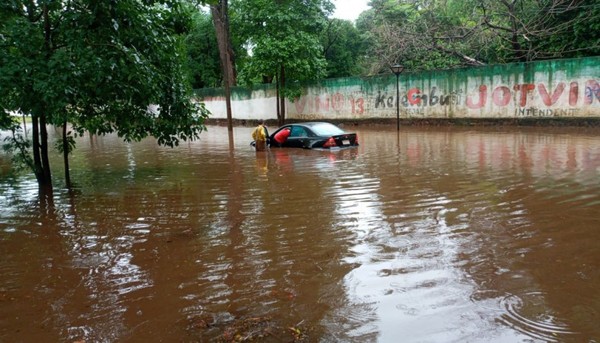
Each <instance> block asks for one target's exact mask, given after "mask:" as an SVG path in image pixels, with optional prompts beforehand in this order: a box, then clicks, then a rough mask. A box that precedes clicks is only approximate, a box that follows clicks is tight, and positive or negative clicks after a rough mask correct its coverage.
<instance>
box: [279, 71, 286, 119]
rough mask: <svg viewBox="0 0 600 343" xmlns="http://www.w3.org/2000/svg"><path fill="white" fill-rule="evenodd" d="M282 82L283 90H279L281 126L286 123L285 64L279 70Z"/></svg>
mask: <svg viewBox="0 0 600 343" xmlns="http://www.w3.org/2000/svg"><path fill="white" fill-rule="evenodd" d="M279 77H280V79H281V80H280V83H281V91H280V92H279V101H280V105H279V109H280V112H281V116H280V117H279V126H282V125H284V124H285V94H284V92H283V90H284V89H285V66H284V65H283V64H281V69H280V71H279Z"/></svg>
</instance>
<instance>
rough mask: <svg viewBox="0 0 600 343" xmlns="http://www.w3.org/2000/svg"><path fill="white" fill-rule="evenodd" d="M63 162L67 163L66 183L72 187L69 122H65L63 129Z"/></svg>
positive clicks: (68, 186)
mask: <svg viewBox="0 0 600 343" xmlns="http://www.w3.org/2000/svg"><path fill="white" fill-rule="evenodd" d="M62 140H63V141H62V147H63V162H64V165H65V183H66V185H67V188H71V173H70V172H69V140H68V137H67V122H64V123H63V129H62Z"/></svg>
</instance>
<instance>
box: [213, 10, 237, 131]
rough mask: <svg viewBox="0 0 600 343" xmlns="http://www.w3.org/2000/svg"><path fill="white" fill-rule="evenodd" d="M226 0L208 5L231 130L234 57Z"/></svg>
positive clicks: (234, 74)
mask: <svg viewBox="0 0 600 343" xmlns="http://www.w3.org/2000/svg"><path fill="white" fill-rule="evenodd" d="M227 7H228V5H227V0H219V2H218V3H217V4H216V5H211V6H210V11H211V14H212V19H213V24H214V26H215V31H216V35H217V44H218V46H219V57H220V60H221V70H222V71H223V87H224V88H225V104H226V107H227V129H228V130H229V131H233V123H232V121H233V116H232V114H231V86H235V84H236V72H235V63H234V62H235V57H234V53H233V48H232V47H231V39H230V35H229V16H228V8H227Z"/></svg>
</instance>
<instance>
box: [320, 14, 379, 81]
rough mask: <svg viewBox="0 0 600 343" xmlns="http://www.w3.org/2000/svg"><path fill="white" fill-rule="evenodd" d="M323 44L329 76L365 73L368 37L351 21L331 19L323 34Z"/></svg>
mask: <svg viewBox="0 0 600 343" xmlns="http://www.w3.org/2000/svg"><path fill="white" fill-rule="evenodd" d="M321 44H322V45H323V54H324V55H325V59H326V60H327V74H326V75H325V76H326V77H327V78H333V77H346V76H354V75H361V74H363V73H364V72H363V68H362V67H363V63H364V59H365V56H367V51H368V50H367V48H368V45H367V39H366V37H365V36H364V35H362V34H361V32H360V31H359V30H358V29H357V28H356V27H355V26H354V25H353V24H352V22H351V21H348V20H341V19H329V20H328V22H327V26H326V27H325V30H324V31H323V32H322V34H321Z"/></svg>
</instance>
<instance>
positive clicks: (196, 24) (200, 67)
mask: <svg viewBox="0 0 600 343" xmlns="http://www.w3.org/2000/svg"><path fill="white" fill-rule="evenodd" d="M184 42H185V45H186V47H187V57H188V68H189V74H190V77H191V84H192V87H193V88H194V89H196V88H205V87H219V86H220V85H221V79H222V77H221V65H220V62H219V49H218V46H217V37H216V34H215V27H214V25H213V23H212V19H211V16H210V15H209V14H207V13H204V12H202V11H198V12H197V13H195V14H194V16H193V25H192V28H191V30H190V32H189V33H188V34H187V35H186V37H185V40H184Z"/></svg>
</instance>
